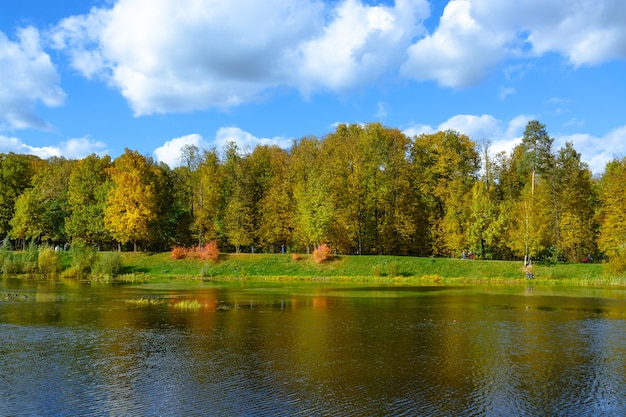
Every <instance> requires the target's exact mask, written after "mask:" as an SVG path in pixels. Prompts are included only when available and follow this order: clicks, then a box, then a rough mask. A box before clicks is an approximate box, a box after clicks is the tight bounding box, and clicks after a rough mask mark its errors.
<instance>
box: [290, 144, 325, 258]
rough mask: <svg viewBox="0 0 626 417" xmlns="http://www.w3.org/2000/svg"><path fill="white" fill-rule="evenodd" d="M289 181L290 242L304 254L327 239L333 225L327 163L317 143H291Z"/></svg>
mask: <svg viewBox="0 0 626 417" xmlns="http://www.w3.org/2000/svg"><path fill="white" fill-rule="evenodd" d="M290 155H291V158H290V164H289V171H288V176H289V181H291V182H292V184H293V198H294V205H295V207H294V213H293V218H294V233H293V238H294V241H295V242H296V243H297V244H298V245H300V247H302V248H305V249H306V251H307V253H309V252H310V251H311V248H312V247H315V246H317V245H319V244H320V243H322V241H324V240H326V239H328V237H329V231H330V228H331V224H332V222H333V216H334V213H333V209H332V206H331V202H330V200H329V191H328V187H329V183H328V181H327V179H328V175H323V173H324V171H326V170H329V166H328V161H326V160H324V159H323V158H322V155H321V142H320V141H319V140H318V139H317V138H315V137H305V138H302V139H300V140H299V141H298V142H294V144H293V146H292V147H291V152H290Z"/></svg>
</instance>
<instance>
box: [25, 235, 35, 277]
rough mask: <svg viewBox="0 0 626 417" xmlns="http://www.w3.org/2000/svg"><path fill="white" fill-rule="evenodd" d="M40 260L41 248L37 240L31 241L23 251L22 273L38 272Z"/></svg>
mask: <svg viewBox="0 0 626 417" xmlns="http://www.w3.org/2000/svg"><path fill="white" fill-rule="evenodd" d="M38 261H39V249H37V245H36V244H35V242H33V241H31V242H30V243H29V244H28V246H27V247H26V250H25V251H24V252H23V253H22V273H24V274H34V273H36V272H37V264H38Z"/></svg>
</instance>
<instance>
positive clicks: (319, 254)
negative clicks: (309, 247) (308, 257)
mask: <svg viewBox="0 0 626 417" xmlns="http://www.w3.org/2000/svg"><path fill="white" fill-rule="evenodd" d="M331 259H333V251H332V249H331V248H330V246H328V245H327V244H326V243H322V244H321V245H319V246H318V248H317V249H315V250H314V251H313V260H315V263H316V264H321V263H322V262H324V261H330V260H331Z"/></svg>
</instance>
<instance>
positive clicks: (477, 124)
mask: <svg viewBox="0 0 626 417" xmlns="http://www.w3.org/2000/svg"><path fill="white" fill-rule="evenodd" d="M500 125H501V123H500V121H499V120H498V119H496V118H495V117H493V116H491V115H489V114H483V115H481V116H475V115H471V114H460V115H457V116H453V117H451V118H449V119H448V120H446V121H445V122H443V123H442V124H440V125H439V128H438V130H455V131H457V132H459V133H463V134H465V135H467V136H469V137H470V138H471V139H472V140H474V141H476V142H480V141H482V140H484V139H489V140H491V139H494V138H500V137H501V136H502V127H501V126H500Z"/></svg>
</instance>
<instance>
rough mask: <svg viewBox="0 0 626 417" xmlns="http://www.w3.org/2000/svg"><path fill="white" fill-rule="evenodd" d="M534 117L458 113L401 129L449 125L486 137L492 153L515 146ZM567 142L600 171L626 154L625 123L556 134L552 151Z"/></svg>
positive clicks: (412, 131) (475, 136)
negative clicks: (600, 130) (602, 131)
mask: <svg viewBox="0 0 626 417" xmlns="http://www.w3.org/2000/svg"><path fill="white" fill-rule="evenodd" d="M533 119H534V117H533V116H532V115H526V114H521V115H519V116H516V117H514V118H513V119H511V120H509V121H508V122H504V121H502V120H499V119H497V118H495V117H494V116H492V115H488V114H483V115H481V116H476V115H471V114H461V115H456V116H453V117H451V118H449V119H448V120H446V121H444V122H443V123H441V124H439V125H438V126H437V127H436V128H432V127H431V126H429V125H418V124H415V125H412V126H409V127H408V128H406V129H404V130H403V133H404V134H405V135H407V136H409V137H413V136H416V135H420V134H423V133H425V134H431V133H435V132H438V131H443V130H448V129H451V130H455V131H457V132H459V133H461V134H464V135H467V136H468V137H469V138H470V139H472V140H473V141H474V142H477V143H481V142H482V141H483V140H488V141H489V143H490V145H489V150H490V153H491V154H492V155H495V154H497V153H500V152H504V153H507V154H510V153H511V151H513V149H514V148H515V146H517V145H518V144H520V143H521V141H522V136H523V134H524V129H525V128H526V125H527V124H528V122H529V121H530V120H533ZM566 142H571V143H572V144H573V145H574V148H575V149H576V150H577V151H578V152H580V154H581V160H582V161H583V162H585V163H586V164H587V165H589V168H590V169H591V171H592V172H593V173H594V174H601V173H602V172H604V168H605V166H606V163H607V162H609V161H611V160H612V159H614V158H623V157H624V156H626V126H622V127H618V128H616V129H613V130H611V131H610V132H608V133H607V134H606V135H604V136H600V137H597V136H593V135H589V134H587V133H575V134H571V135H556V136H554V151H555V152H556V151H558V149H559V148H561V147H563V146H565V143H566Z"/></svg>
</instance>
